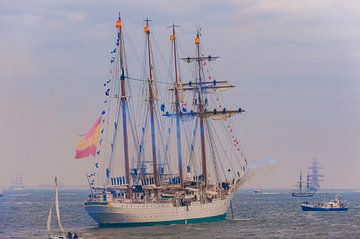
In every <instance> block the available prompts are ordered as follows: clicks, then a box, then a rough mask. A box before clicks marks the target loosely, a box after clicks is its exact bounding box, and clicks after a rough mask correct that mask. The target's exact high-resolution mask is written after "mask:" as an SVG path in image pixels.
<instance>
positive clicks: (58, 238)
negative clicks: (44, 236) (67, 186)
mask: <svg viewBox="0 0 360 239" xmlns="http://www.w3.org/2000/svg"><path fill="white" fill-rule="evenodd" d="M52 206H53V205H51V207H50V209H49V215H48V219H47V233H48V238H49V239H70V238H79V237H78V236H77V234H76V233H71V232H68V233H67V234H66V233H65V230H64V228H63V226H62V225H61V221H60V208H59V189H58V183H57V177H55V210H56V218H57V222H58V225H59V235H54V234H53V232H52V228H51V218H52V217H51V214H52ZM79 239H81V238H79Z"/></svg>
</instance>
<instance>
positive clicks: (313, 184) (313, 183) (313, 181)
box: [309, 159, 324, 192]
mask: <svg viewBox="0 0 360 239" xmlns="http://www.w3.org/2000/svg"><path fill="white" fill-rule="evenodd" d="M309 169H310V170H311V174H310V188H311V190H312V191H314V192H317V191H318V190H320V182H322V181H324V175H323V174H320V169H322V168H321V167H320V165H319V161H318V160H317V159H314V160H313V161H312V163H311V166H310V167H309Z"/></svg>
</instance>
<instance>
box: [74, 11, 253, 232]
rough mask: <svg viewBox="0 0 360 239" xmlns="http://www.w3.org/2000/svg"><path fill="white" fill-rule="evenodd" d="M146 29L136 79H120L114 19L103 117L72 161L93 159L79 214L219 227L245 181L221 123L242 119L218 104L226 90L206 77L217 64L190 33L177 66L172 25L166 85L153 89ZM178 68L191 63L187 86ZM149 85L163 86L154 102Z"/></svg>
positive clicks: (123, 64) (106, 220)
mask: <svg viewBox="0 0 360 239" xmlns="http://www.w3.org/2000/svg"><path fill="white" fill-rule="evenodd" d="M149 23H150V20H148V19H146V20H145V27H144V37H145V49H144V53H145V56H144V58H143V59H142V60H141V62H142V63H143V67H142V69H141V71H142V76H141V77H139V78H136V77H133V76H131V75H130V73H129V72H128V68H127V59H126V54H125V43H124V31H123V22H122V20H121V18H120V16H119V19H118V20H117V21H116V28H117V41H116V46H115V49H114V50H112V51H111V54H112V55H111V61H110V63H111V70H110V78H109V79H108V80H107V81H106V82H105V83H104V87H106V88H105V95H106V98H105V100H104V110H102V113H101V116H100V117H99V118H98V120H97V121H96V123H95V124H94V125H93V127H92V128H91V129H90V130H89V131H88V132H87V133H86V134H85V135H84V136H83V139H82V140H81V142H80V144H79V145H78V147H77V150H76V156H75V158H77V159H80V158H83V157H87V156H89V155H94V156H95V162H94V164H95V168H94V172H90V173H88V175H87V176H88V183H89V186H90V190H91V193H90V195H89V198H88V200H87V201H86V202H85V209H86V211H87V213H88V214H89V215H90V216H91V217H92V218H93V219H94V220H95V221H96V222H97V223H98V224H99V225H101V226H143V225H155V224H187V223H197V222H210V221H217V220H223V219H225V218H226V213H227V210H228V207H229V205H230V202H231V199H232V198H233V196H234V194H235V193H236V192H237V191H238V190H239V188H240V187H241V185H242V184H243V182H244V181H245V179H244V176H245V175H246V173H247V160H246V158H245V155H244V153H243V151H242V149H241V147H240V141H239V139H238V138H237V136H236V133H235V132H236V129H234V128H233V127H232V123H231V122H232V120H234V119H230V118H231V117H232V116H235V115H238V114H241V113H243V112H245V111H244V110H243V109H242V108H238V109H234V110H231V109H228V108H226V107H225V106H224V103H223V102H222V101H221V97H220V95H218V92H220V91H224V90H227V89H230V88H232V87H234V86H233V85H231V84H229V83H228V82H227V81H225V80H217V79H216V78H215V77H214V76H213V75H212V71H211V68H210V65H211V62H213V61H215V60H217V59H218V58H219V57H217V56H211V55H205V54H203V53H202V49H203V48H202V45H201V44H202V39H201V32H200V29H198V30H197V32H196V36H195V40H194V47H195V56H191V57H185V58H179V57H178V52H177V45H178V41H177V35H176V28H177V27H178V26H176V25H174V24H173V25H172V26H170V27H169V28H170V29H171V35H170V42H171V64H169V67H168V68H167V69H166V72H169V79H168V81H167V82H165V80H163V81H157V79H156V69H155V65H154V57H153V56H154V53H156V52H155V51H154V49H153V48H152V41H153V38H152V37H151V34H150V33H151V29H150V25H149ZM131 53H132V54H135V53H134V52H133V51H132V52H131ZM180 60H183V61H184V62H185V63H189V64H192V68H190V69H189V70H190V71H189V72H191V70H193V74H192V80H190V81H188V82H183V81H182V74H181V72H180V64H179V61H180ZM134 84H135V85H134ZM158 84H162V86H164V87H166V88H167V90H166V93H163V95H164V97H163V98H162V99H161V97H160V96H161V94H160V92H159V90H158V88H157V85H158Z"/></svg>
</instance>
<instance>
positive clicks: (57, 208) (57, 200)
mask: <svg viewBox="0 0 360 239" xmlns="http://www.w3.org/2000/svg"><path fill="white" fill-rule="evenodd" d="M55 209H56V216H57V221H58V224H59V228H60V232H61V233H65V230H64V228H63V227H62V225H61V221H60V209H59V189H58V183H57V177H55Z"/></svg>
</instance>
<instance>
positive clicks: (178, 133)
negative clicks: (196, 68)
mask: <svg viewBox="0 0 360 239" xmlns="http://www.w3.org/2000/svg"><path fill="white" fill-rule="evenodd" d="M175 27H179V26H175V25H174V24H173V25H172V30H173V33H172V36H170V40H171V41H172V46H173V52H174V53H173V54H174V70H175V86H174V89H175V90H174V93H175V110H176V136H177V150H178V168H179V178H180V184H182V183H183V167H182V153H181V152H182V149H181V128H180V113H181V111H180V96H179V87H180V79H179V75H178V69H177V67H178V65H177V51H176V33H175Z"/></svg>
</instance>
